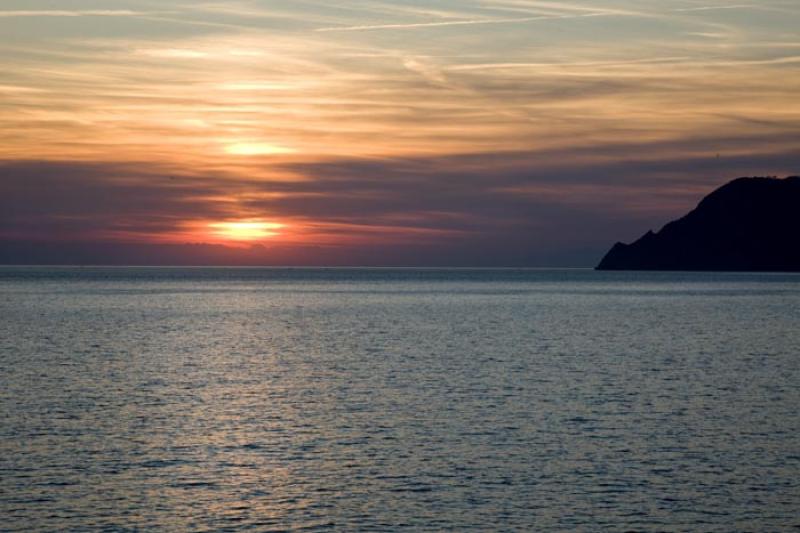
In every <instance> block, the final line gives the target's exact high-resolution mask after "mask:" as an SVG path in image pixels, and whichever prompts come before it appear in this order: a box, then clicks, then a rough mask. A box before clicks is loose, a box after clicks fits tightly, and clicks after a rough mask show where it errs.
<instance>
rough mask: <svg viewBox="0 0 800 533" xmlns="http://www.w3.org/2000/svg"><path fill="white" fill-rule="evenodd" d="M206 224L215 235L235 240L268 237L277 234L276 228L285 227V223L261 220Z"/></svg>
mask: <svg viewBox="0 0 800 533" xmlns="http://www.w3.org/2000/svg"><path fill="white" fill-rule="evenodd" d="M208 226H209V228H211V232H212V234H213V235H214V236H215V237H218V238H221V239H224V240H229V241H237V242H247V241H259V240H262V239H269V238H271V237H275V236H277V235H279V233H278V230H280V229H282V228H285V227H286V225H285V224H279V223H277V222H265V221H262V220H239V221H233V222H213V223H211V224H209V225H208Z"/></svg>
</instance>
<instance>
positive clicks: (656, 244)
mask: <svg viewBox="0 0 800 533" xmlns="http://www.w3.org/2000/svg"><path fill="white" fill-rule="evenodd" d="M597 269H598V270H697V271H703V270H706V271H710V270H713V271H762V272H763V271H776V272H792V271H795V272H797V271H800V177H797V176H794V177H789V178H785V179H777V178H739V179H736V180H733V181H731V182H730V183H727V184H726V185H723V186H722V187H720V188H719V189H717V190H715V191H714V192H712V193H711V194H709V195H708V196H706V197H705V198H704V199H703V200H702V201H701V202H700V204H698V206H697V207H696V208H695V209H694V210H693V211H691V212H690V213H689V214H687V215H686V216H684V217H683V218H680V219H678V220H675V221H673V222H670V223H669V224H667V225H666V226H664V227H663V228H662V229H661V231H659V232H657V233H653V232H652V231H648V232H647V233H646V234H645V235H644V236H643V237H641V238H640V239H639V240H637V241H636V242H634V243H632V244H623V243H619V242H618V243H617V244H615V245H614V246H613V247H612V248H611V250H610V251H609V252H608V253H607V254H606V256H605V257H604V258H603V259H602V261H601V262H600V264H599V265H598V266H597Z"/></svg>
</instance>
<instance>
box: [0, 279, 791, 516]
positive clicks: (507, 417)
mask: <svg viewBox="0 0 800 533" xmlns="http://www.w3.org/2000/svg"><path fill="white" fill-rule="evenodd" d="M799 410H800V275H794V274H752V273H652V272H650V273H645V272H638V273H634V272H596V271H593V270H581V269H577V270H516V269H502V270H491V269H489V270H486V269H479V270H473V269H360V268H350V269H329V268H314V269H311V268H275V269H260V268H86V267H74V268H55V267H54V268H44V267H4V268H0V530H2V531H327V530H331V531H353V532H355V531H704V532H706V531H720V532H722V531H724V532H731V531H798V530H799V529H800V413H799Z"/></svg>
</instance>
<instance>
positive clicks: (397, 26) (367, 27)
mask: <svg viewBox="0 0 800 533" xmlns="http://www.w3.org/2000/svg"><path fill="white" fill-rule="evenodd" d="M612 15H614V16H621V14H619V13H613V14H612V13H604V12H598V13H583V14H579V15H546V16H535V17H517V18H494V19H468V20H444V21H436V22H409V23H394V24H363V25H357V26H329V27H325V28H316V29H315V30H314V31H317V32H345V31H346V32H349V31H374V30H414V29H420V28H440V27H447V26H477V25H495V24H523V23H527V22H538V21H543V20H563V19H578V18H587V17H608V16H612Z"/></svg>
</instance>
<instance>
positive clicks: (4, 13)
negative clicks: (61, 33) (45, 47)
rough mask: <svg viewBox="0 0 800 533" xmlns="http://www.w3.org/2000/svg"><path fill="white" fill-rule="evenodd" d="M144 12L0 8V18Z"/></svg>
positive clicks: (126, 14) (109, 15) (116, 14)
mask: <svg viewBox="0 0 800 533" xmlns="http://www.w3.org/2000/svg"><path fill="white" fill-rule="evenodd" d="M147 14H148V13H146V12H141V11H131V10H127V9H83V10H81V9H78V10H62V9H43V10H0V18H10V17H138V16H144V15H147Z"/></svg>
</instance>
